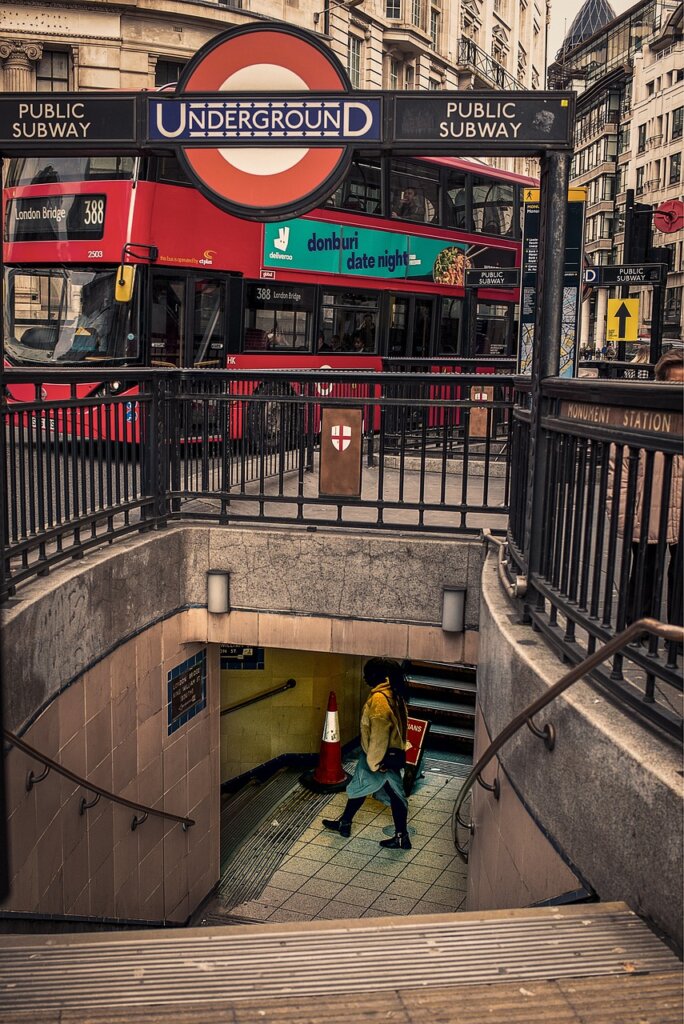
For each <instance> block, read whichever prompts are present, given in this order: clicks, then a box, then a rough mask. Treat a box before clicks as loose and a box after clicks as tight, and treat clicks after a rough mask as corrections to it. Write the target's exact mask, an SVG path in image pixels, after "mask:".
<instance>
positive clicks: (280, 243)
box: [273, 228, 290, 252]
mask: <svg viewBox="0 0 684 1024" xmlns="http://www.w3.org/2000/svg"><path fill="white" fill-rule="evenodd" d="M289 241H290V229H289V228H278V237H277V238H276V239H275V241H274V242H273V244H274V245H275V247H276V249H280V251H281V252H287V243H288V242H289Z"/></svg>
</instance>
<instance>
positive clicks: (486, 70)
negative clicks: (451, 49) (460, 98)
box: [458, 36, 524, 89]
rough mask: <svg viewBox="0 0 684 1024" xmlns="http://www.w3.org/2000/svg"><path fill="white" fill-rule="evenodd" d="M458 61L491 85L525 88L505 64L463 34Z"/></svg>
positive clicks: (502, 87) (500, 87)
mask: <svg viewBox="0 0 684 1024" xmlns="http://www.w3.org/2000/svg"><path fill="white" fill-rule="evenodd" d="M458 62H459V64H462V65H464V66H465V67H469V68H471V69H472V70H473V71H474V72H475V73H476V74H477V75H479V76H480V77H481V78H484V79H486V80H487V81H488V82H489V84H490V85H495V86H497V88H499V89H524V85H521V84H520V82H519V81H518V80H517V78H514V77H513V75H511V74H510V73H509V72H508V71H507V70H506V68H505V67H504V66H503V64H500V63H499V62H498V61H497V60H495V59H494V58H493V57H492V56H491V54H489V53H487V51H486V50H483V49H482V47H481V46H478V45H477V43H475V42H473V40H472V39H469V38H468V37H467V36H462V37H461V38H460V39H459V41H458Z"/></svg>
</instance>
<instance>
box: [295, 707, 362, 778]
mask: <svg viewBox="0 0 684 1024" xmlns="http://www.w3.org/2000/svg"><path fill="white" fill-rule="evenodd" d="M350 777H351V776H350V775H349V773H348V772H345V770H344V768H343V767H342V745H341V743H340V726H339V722H338V719H337V698H336V696H335V694H334V693H332V692H331V694H330V696H329V697H328V710H327V712H326V715H325V724H324V726H323V737H322V739H321V753H320V757H319V759H318V767H317V768H316V769H315V770H314V771H310V772H305V773H304V775H302V778H301V782H302V783H303V785H305V786H306V787H307V788H308V789H313V790H314V791H315V792H317V793H320V792H323V791H325V790H329V791H334V790H338V789H344V788H345V787H346V785H347V783H348V782H349V779H350Z"/></svg>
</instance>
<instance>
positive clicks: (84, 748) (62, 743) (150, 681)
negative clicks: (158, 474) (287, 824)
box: [3, 614, 219, 922]
mask: <svg viewBox="0 0 684 1024" xmlns="http://www.w3.org/2000/svg"><path fill="white" fill-rule="evenodd" d="M182 618H183V614H181V615H177V616H174V617H173V618H170V619H168V620H166V621H164V622H163V623H160V624H158V625H156V626H153V627H152V628H151V629H149V630H147V631H146V632H145V633H143V634H141V635H140V636H138V637H137V638H135V639H133V640H131V641H129V642H128V643H126V644H125V645H123V646H122V647H120V648H118V650H116V651H115V652H114V653H113V654H112V655H110V656H109V657H108V658H106V659H105V660H103V661H101V662H100V663H99V664H97V665H96V666H95V667H94V668H93V669H91V670H90V671H89V672H87V673H85V674H84V675H83V676H82V677H80V678H79V679H77V680H76V681H75V682H74V683H72V684H71V686H69V687H68V689H66V690H65V691H63V692H62V693H61V694H60V695H59V696H58V697H57V698H56V699H55V700H53V701H52V703H51V704H50V705H49V706H48V707H47V708H46V709H45V711H43V713H42V714H41V715H40V717H39V718H38V719H37V721H36V722H35V723H34V724H33V725H32V726H31V727H30V729H29V730H28V731H27V732H26V733H25V734H24V736H23V738H24V739H25V740H26V742H27V743H29V744H31V745H32V746H34V747H36V748H37V749H39V750H41V751H42V752H44V753H45V754H46V755H47V756H49V757H51V758H52V759H54V760H55V761H58V762H59V763H61V764H63V765H64V766H65V767H68V768H70V769H71V770H72V771H73V772H75V773H77V774H79V775H82V776H84V777H86V778H88V779H89V780H92V781H93V782H94V783H96V784H97V785H99V786H101V787H103V788H106V789H109V790H111V791H112V792H114V793H117V794H120V795H121V796H124V797H127V798H128V799H130V800H134V801H138V802H140V803H144V804H147V805H149V806H152V807H155V808H163V809H165V810H168V811H171V812H172V813H174V814H180V815H187V816H189V817H191V818H194V819H195V821H196V825H195V826H194V827H192V828H190V829H189V830H188V831H187V832H183V830H182V828H181V826H180V825H179V824H173V823H169V822H167V821H165V820H163V819H161V818H157V817H152V816H150V817H149V818H148V819H147V821H146V822H145V823H144V824H143V825H141V826H140V827H139V828H138V829H136V831H134V832H133V831H131V827H130V826H131V821H132V818H133V814H134V812H133V811H132V810H130V809H129V808H126V807H122V806H120V805H117V804H112V803H111V801H108V800H105V799H104V798H101V799H100V801H99V802H98V804H97V805H96V806H95V807H93V808H92V809H90V810H88V811H86V813H85V814H84V815H80V814H79V805H80V801H81V798H82V797H83V796H85V797H86V798H87V799H90V798H91V797H92V794H89V793H88V792H87V791H84V790H83V789H81V788H79V787H77V786H76V785H74V784H73V783H71V782H69V781H68V780H66V779H64V778H63V777H62V776H60V775H58V774H56V773H54V772H51V773H50V774H49V775H48V776H47V778H46V779H45V780H44V781H43V782H41V783H39V784H38V785H36V786H34V787H33V788H32V789H31V790H30V792H27V791H26V776H27V772H28V771H30V770H33V771H34V773H35V774H39V773H40V771H41V770H42V766H41V765H40V764H39V763H37V762H35V761H34V760H33V759H31V758H29V757H28V756H26V755H25V754H23V753H21V752H20V751H18V750H16V749H12V750H11V751H10V753H9V755H8V757H7V761H6V764H7V783H8V813H9V835H10V858H11V860H10V873H11V877H12V883H11V893H10V898H9V900H8V901H7V902H6V903H5V904H4V906H3V909H4V910H15V911H28V912H34V913H41V914H72V915H79V916H96V917H111V918H114V917H117V918H130V919H141V920H154V921H159V920H168V921H178V922H182V921H185V920H186V918H187V917H188V915H189V914H190V913H191V911H192V910H193V909H194V908H195V907H196V905H197V904H198V903H199V902H200V901H201V900H202V898H203V897H204V896H205V895H206V894H207V893H208V892H209V891H210V890H211V888H212V887H213V885H214V884H215V882H216V881H217V879H218V871H219V758H218V749H219V732H218V713H217V712H218V706H219V682H218V649H217V648H216V647H213V646H209V647H208V648H207V707H206V708H205V709H204V710H203V711H201V712H200V713H199V714H197V715H196V716H195V717H194V718H192V719H191V720H190V721H189V722H188V723H187V724H185V725H183V726H182V727H181V728H179V729H178V730H177V731H175V732H174V733H173V734H172V735H169V734H168V711H167V674H168V672H169V671H171V670H172V669H173V668H174V667H175V666H177V665H178V664H180V663H181V662H183V661H186V660H187V659H188V658H190V657H192V656H193V655H194V654H196V653H197V652H198V651H200V650H202V649H203V647H204V646H205V645H204V644H201V643H182V642H181V619H182Z"/></svg>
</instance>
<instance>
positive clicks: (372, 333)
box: [321, 291, 380, 352]
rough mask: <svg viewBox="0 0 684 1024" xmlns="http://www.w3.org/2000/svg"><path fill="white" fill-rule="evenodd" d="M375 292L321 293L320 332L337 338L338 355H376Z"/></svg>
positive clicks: (376, 306) (377, 296)
mask: <svg viewBox="0 0 684 1024" xmlns="http://www.w3.org/2000/svg"><path fill="white" fill-rule="evenodd" d="M379 298H380V296H379V294H378V293H377V292H356V291H354V292H325V293H324V294H323V296H322V300H321V331H322V332H323V333H324V334H325V336H326V337H328V336H333V335H339V337H340V339H341V351H342V352H377V324H378V300H379Z"/></svg>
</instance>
